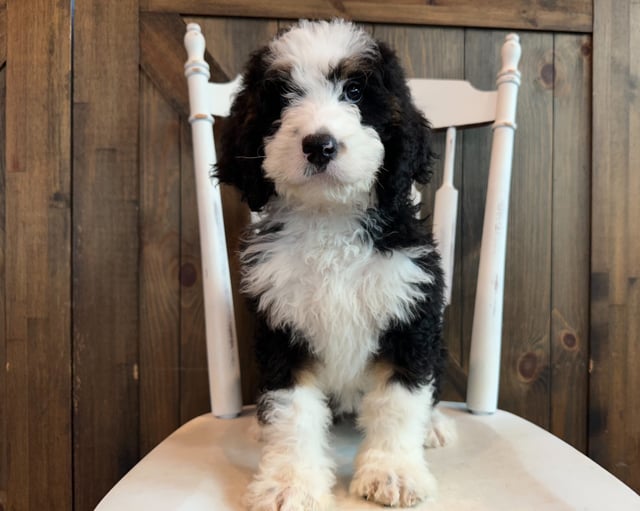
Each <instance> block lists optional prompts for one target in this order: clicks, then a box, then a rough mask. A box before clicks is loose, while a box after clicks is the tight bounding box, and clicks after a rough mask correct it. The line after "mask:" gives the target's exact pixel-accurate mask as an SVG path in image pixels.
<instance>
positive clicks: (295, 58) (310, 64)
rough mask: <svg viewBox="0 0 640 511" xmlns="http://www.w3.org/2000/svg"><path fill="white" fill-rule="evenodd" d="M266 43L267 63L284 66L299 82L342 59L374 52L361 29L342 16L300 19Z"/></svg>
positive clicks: (312, 78)
mask: <svg viewBox="0 0 640 511" xmlns="http://www.w3.org/2000/svg"><path fill="white" fill-rule="evenodd" d="M269 47H270V49H271V59H272V60H271V66H272V67H274V68H283V69H287V70H288V71H289V72H290V73H291V77H292V79H293V80H294V81H295V82H296V83H298V84H300V85H304V83H305V82H308V81H311V80H314V81H316V83H317V81H318V79H319V78H320V76H326V75H327V74H328V73H329V72H330V71H331V70H332V69H333V68H334V67H336V66H337V65H338V64H339V63H340V62H341V61H342V60H344V59H347V58H349V57H354V56H373V55H375V53H376V52H377V49H376V44H375V42H374V41H373V39H371V37H370V36H369V35H368V34H367V33H366V32H365V31H363V30H362V29H360V28H358V27H357V26H355V25H353V24H352V23H349V22H346V21H342V20H334V21H331V22H327V21H318V22H310V21H301V22H300V23H299V24H298V25H297V26H295V27H294V28H292V29H291V30H289V31H288V32H286V33H285V34H283V35H282V36H280V37H279V38H277V39H275V40H274V41H272V42H271V44H270V45H269Z"/></svg>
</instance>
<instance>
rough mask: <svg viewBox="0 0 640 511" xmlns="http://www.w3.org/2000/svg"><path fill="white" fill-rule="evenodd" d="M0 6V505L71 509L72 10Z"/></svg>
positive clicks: (37, 4)
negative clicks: (0, 109)
mask: <svg viewBox="0 0 640 511" xmlns="http://www.w3.org/2000/svg"><path fill="white" fill-rule="evenodd" d="M0 9H6V18H4V16H3V19H4V22H6V32H5V30H4V27H3V29H2V32H4V33H6V38H3V39H4V40H5V41H6V57H7V66H6V71H3V72H2V74H3V78H4V79H5V80H6V103H5V108H4V115H5V123H6V124H5V126H3V129H2V133H3V134H4V135H5V136H4V137H3V146H4V151H3V153H4V166H3V180H4V186H3V189H2V192H3V193H2V196H3V197H2V205H3V214H2V215H1V216H2V220H3V221H2V227H3V231H2V232H3V236H2V238H3V242H2V249H3V263H4V264H3V270H4V271H3V272H2V282H3V287H2V290H3V293H2V299H1V302H2V304H3V306H4V314H2V316H3V317H4V323H3V325H2V326H3V329H2V349H3V351H4V354H3V355H4V357H3V358H4V364H3V370H4V372H5V375H4V378H3V383H2V385H3V387H4V389H3V390H4V396H2V397H3V401H4V402H5V403H6V405H3V408H4V410H3V411H4V412H6V419H5V420H6V422H5V423H4V424H3V429H4V436H3V439H2V442H3V444H4V448H3V454H4V457H5V459H4V460H3V462H2V463H1V464H0V468H2V475H1V476H0V482H1V484H2V485H3V488H2V490H3V493H4V495H3V496H2V506H3V507H5V506H6V509H10V510H11V511H14V510H15V511H22V510H28V509H70V508H71V507H72V505H73V486H72V479H71V477H70V476H71V471H72V463H73V460H72V449H71V444H72V429H71V350H72V343H71V307H70V304H71V289H70V282H71V203H70V200H71V147H70V140H71V10H70V5H68V4H67V5H56V4H54V3H52V2H48V1H46V0H34V1H32V2H15V1H11V2H9V3H8V4H7V5H6V6H5V5H4V2H3V5H0ZM34 11H35V12H38V13H39V15H38V16H34V15H33V13H34ZM53 41H55V44H52V42H53ZM3 53H4V52H3ZM5 406H6V408H5ZM3 415H4V414H3ZM5 492H6V493H5Z"/></svg>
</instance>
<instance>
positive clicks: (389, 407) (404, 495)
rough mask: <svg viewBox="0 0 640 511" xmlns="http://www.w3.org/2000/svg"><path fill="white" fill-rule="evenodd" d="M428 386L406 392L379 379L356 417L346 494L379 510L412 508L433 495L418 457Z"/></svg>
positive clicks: (429, 396)
mask: <svg viewBox="0 0 640 511" xmlns="http://www.w3.org/2000/svg"><path fill="white" fill-rule="evenodd" d="M432 394H433V391H432V387H431V385H425V386H422V387H419V388H417V389H409V388H406V387H405V386H404V385H402V384H401V383H399V382H394V381H390V380H389V379H388V378H383V379H382V380H381V381H379V382H378V384H377V386H376V388H374V389H373V390H372V391H371V392H369V393H368V394H367V395H365V397H364V399H363V402H362V410H361V413H360V417H359V419H358V422H359V425H360V427H361V428H362V429H363V430H364V432H365V439H364V441H363V443H362V446H361V448H360V451H359V453H358V456H357V457H356V462H355V474H354V477H353V480H352V482H351V486H350V491H351V493H352V494H354V495H357V496H360V497H364V498H366V499H367V500H374V501H376V502H378V503H380V504H383V505H385V506H402V507H408V506H414V505H416V504H418V503H419V502H421V501H423V500H425V499H426V498H427V497H431V496H434V495H435V492H436V481H435V479H434V477H433V475H432V474H431V472H430V471H429V469H428V468H427V463H426V461H425V459H424V452H423V447H422V444H423V441H424V431H425V427H426V425H427V424H428V422H429V417H430V414H431V408H432V397H433V396H432Z"/></svg>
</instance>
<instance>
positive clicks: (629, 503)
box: [97, 402, 640, 511]
mask: <svg viewBox="0 0 640 511" xmlns="http://www.w3.org/2000/svg"><path fill="white" fill-rule="evenodd" d="M439 407H440V409H441V410H442V412H443V413H444V414H445V415H448V416H450V417H453V418H454V419H455V421H456V424H457V430H458V440H457V441H456V442H455V443H454V444H453V445H450V446H446V447H443V448H437V449H429V450H428V451H427V453H426V455H427V460H428V461H429V465H430V467H431V470H432V471H433V473H434V475H435V477H436V478H437V479H438V481H439V495H438V497H437V498H436V499H435V500H432V501H429V502H427V503H425V504H423V505H421V506H419V507H418V508H417V509H428V510H430V511H440V510H447V511H458V510H459V511H476V510H477V511H482V510H491V511H497V510H505V511H514V510H521V511H524V510H535V511H539V510H541V509H544V510H545V511H552V510H558V511H567V510H571V509H576V510H577V509H579V510H594V511H596V510H597V511H602V510H605V509H615V510H616V511H624V510H629V511H631V510H633V511H638V510H640V497H639V496H638V495H637V494H636V493H635V492H633V491H632V490H631V489H630V488H628V487H627V486H625V485H624V484H623V483H622V482H620V481H619V480H618V479H616V478H615V477H613V476H612V475H611V474H609V473H608V472H606V471H605V470H604V469H602V468H601V467H599V466H598V465H597V464H596V463H594V462H593V461H591V460H590V459H589V458H587V457H585V456H584V455H582V454H581V453H579V452H578V451H577V450H575V449H574V448H572V447H571V446H569V445H568V444H566V443H564V442H562V441H561V440H559V439H558V438H556V437H554V436H553V435H551V434H549V433H547V432H546V431H544V430H543V429H541V428H539V427H537V426H535V425H533V424H531V423H529V422H527V421H525V420H523V419H521V418H519V417H517V416H515V415H512V414H510V413H508V412H504V411H498V412H497V413H495V414H494V415H490V416H476V415H472V414H470V413H468V412H467V411H466V408H465V407H464V405H463V404H461V403H447V402H445V403H441V404H440V405H439ZM254 424H255V417H254V409H253V408H246V409H245V411H244V413H243V414H242V416H241V417H239V418H237V419H232V420H221V419H216V418H215V417H214V416H212V415H211V414H207V415H202V416H200V417H198V418H196V419H193V420H192V421H190V422H188V423H187V424H185V425H184V426H182V427H181V428H180V429H178V430H177V431H176V432H174V433H173V434H172V435H171V436H169V437H168V438H167V439H166V440H165V441H163V442H162V443H161V444H160V445H159V446H158V447H156V448H155V449H154V450H153V451H152V452H150V453H149V454H148V455H147V456H146V457H145V458H144V459H142V460H141V461H140V462H139V463H138V464H137V465H136V466H135V467H134V468H133V469H132V470H131V471H130V472H129V473H128V474H127V475H126V476H125V477H124V478H123V479H122V480H121V481H120V482H119V483H118V484H117V485H116V486H115V487H114V488H113V489H112V490H111V491H110V492H109V494H107V496H106V497H105V498H104V499H103V500H102V502H101V503H100V504H99V505H98V507H97V510H99V511H115V510H117V511H126V510H136V511H139V510H146V509H153V510H154V511H161V510H181V511H196V510H198V511H199V510H207V511H209V510H216V511H232V510H241V509H244V508H243V506H242V495H243V493H244V490H245V487H246V486H247V484H248V482H249V481H250V478H251V476H252V474H253V473H254V472H255V471H256V468H257V466H258V461H259V457H260V444H259V442H258V441H257V440H256V438H255V428H254V427H253V425H254ZM359 442H360V435H359V433H358V432H357V431H356V430H354V429H353V427H351V426H349V425H338V426H336V428H335V431H334V437H333V442H332V444H333V449H334V456H335V459H336V460H337V462H338V469H337V475H338V483H337V484H336V487H335V488H334V492H335V494H336V496H337V498H336V501H337V506H336V507H337V509H339V510H349V511H351V510H354V511H356V510H373V509H382V508H381V507H380V506H377V505H375V504H372V503H369V502H365V501H363V500H359V499H355V498H352V497H349V496H348V495H347V488H348V484H349V480H350V477H351V474H352V470H353V468H352V462H353V458H354V456H355V453H356V450H357V447H358V444H359Z"/></svg>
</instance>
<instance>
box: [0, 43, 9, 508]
mask: <svg viewBox="0 0 640 511" xmlns="http://www.w3.org/2000/svg"><path fill="white" fill-rule="evenodd" d="M5 49H6V48H5ZM5 100H6V70H5V68H2V69H0V190H6V186H5V170H6V165H5V156H6V155H5V147H4V144H5V136H6V134H5V110H6V109H5ZM5 200H6V198H5V194H4V193H0V311H2V313H1V314H0V509H6V506H7V482H8V478H9V465H8V459H7V452H8V446H7V444H8V437H7V426H8V424H7V415H8V413H9V408H8V406H7V403H8V395H7V373H8V371H7V332H6V324H5V323H6V316H5V311H6V301H5V292H6V278H7V276H6V250H7V246H6V236H5V234H6V219H5V215H6V208H5Z"/></svg>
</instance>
